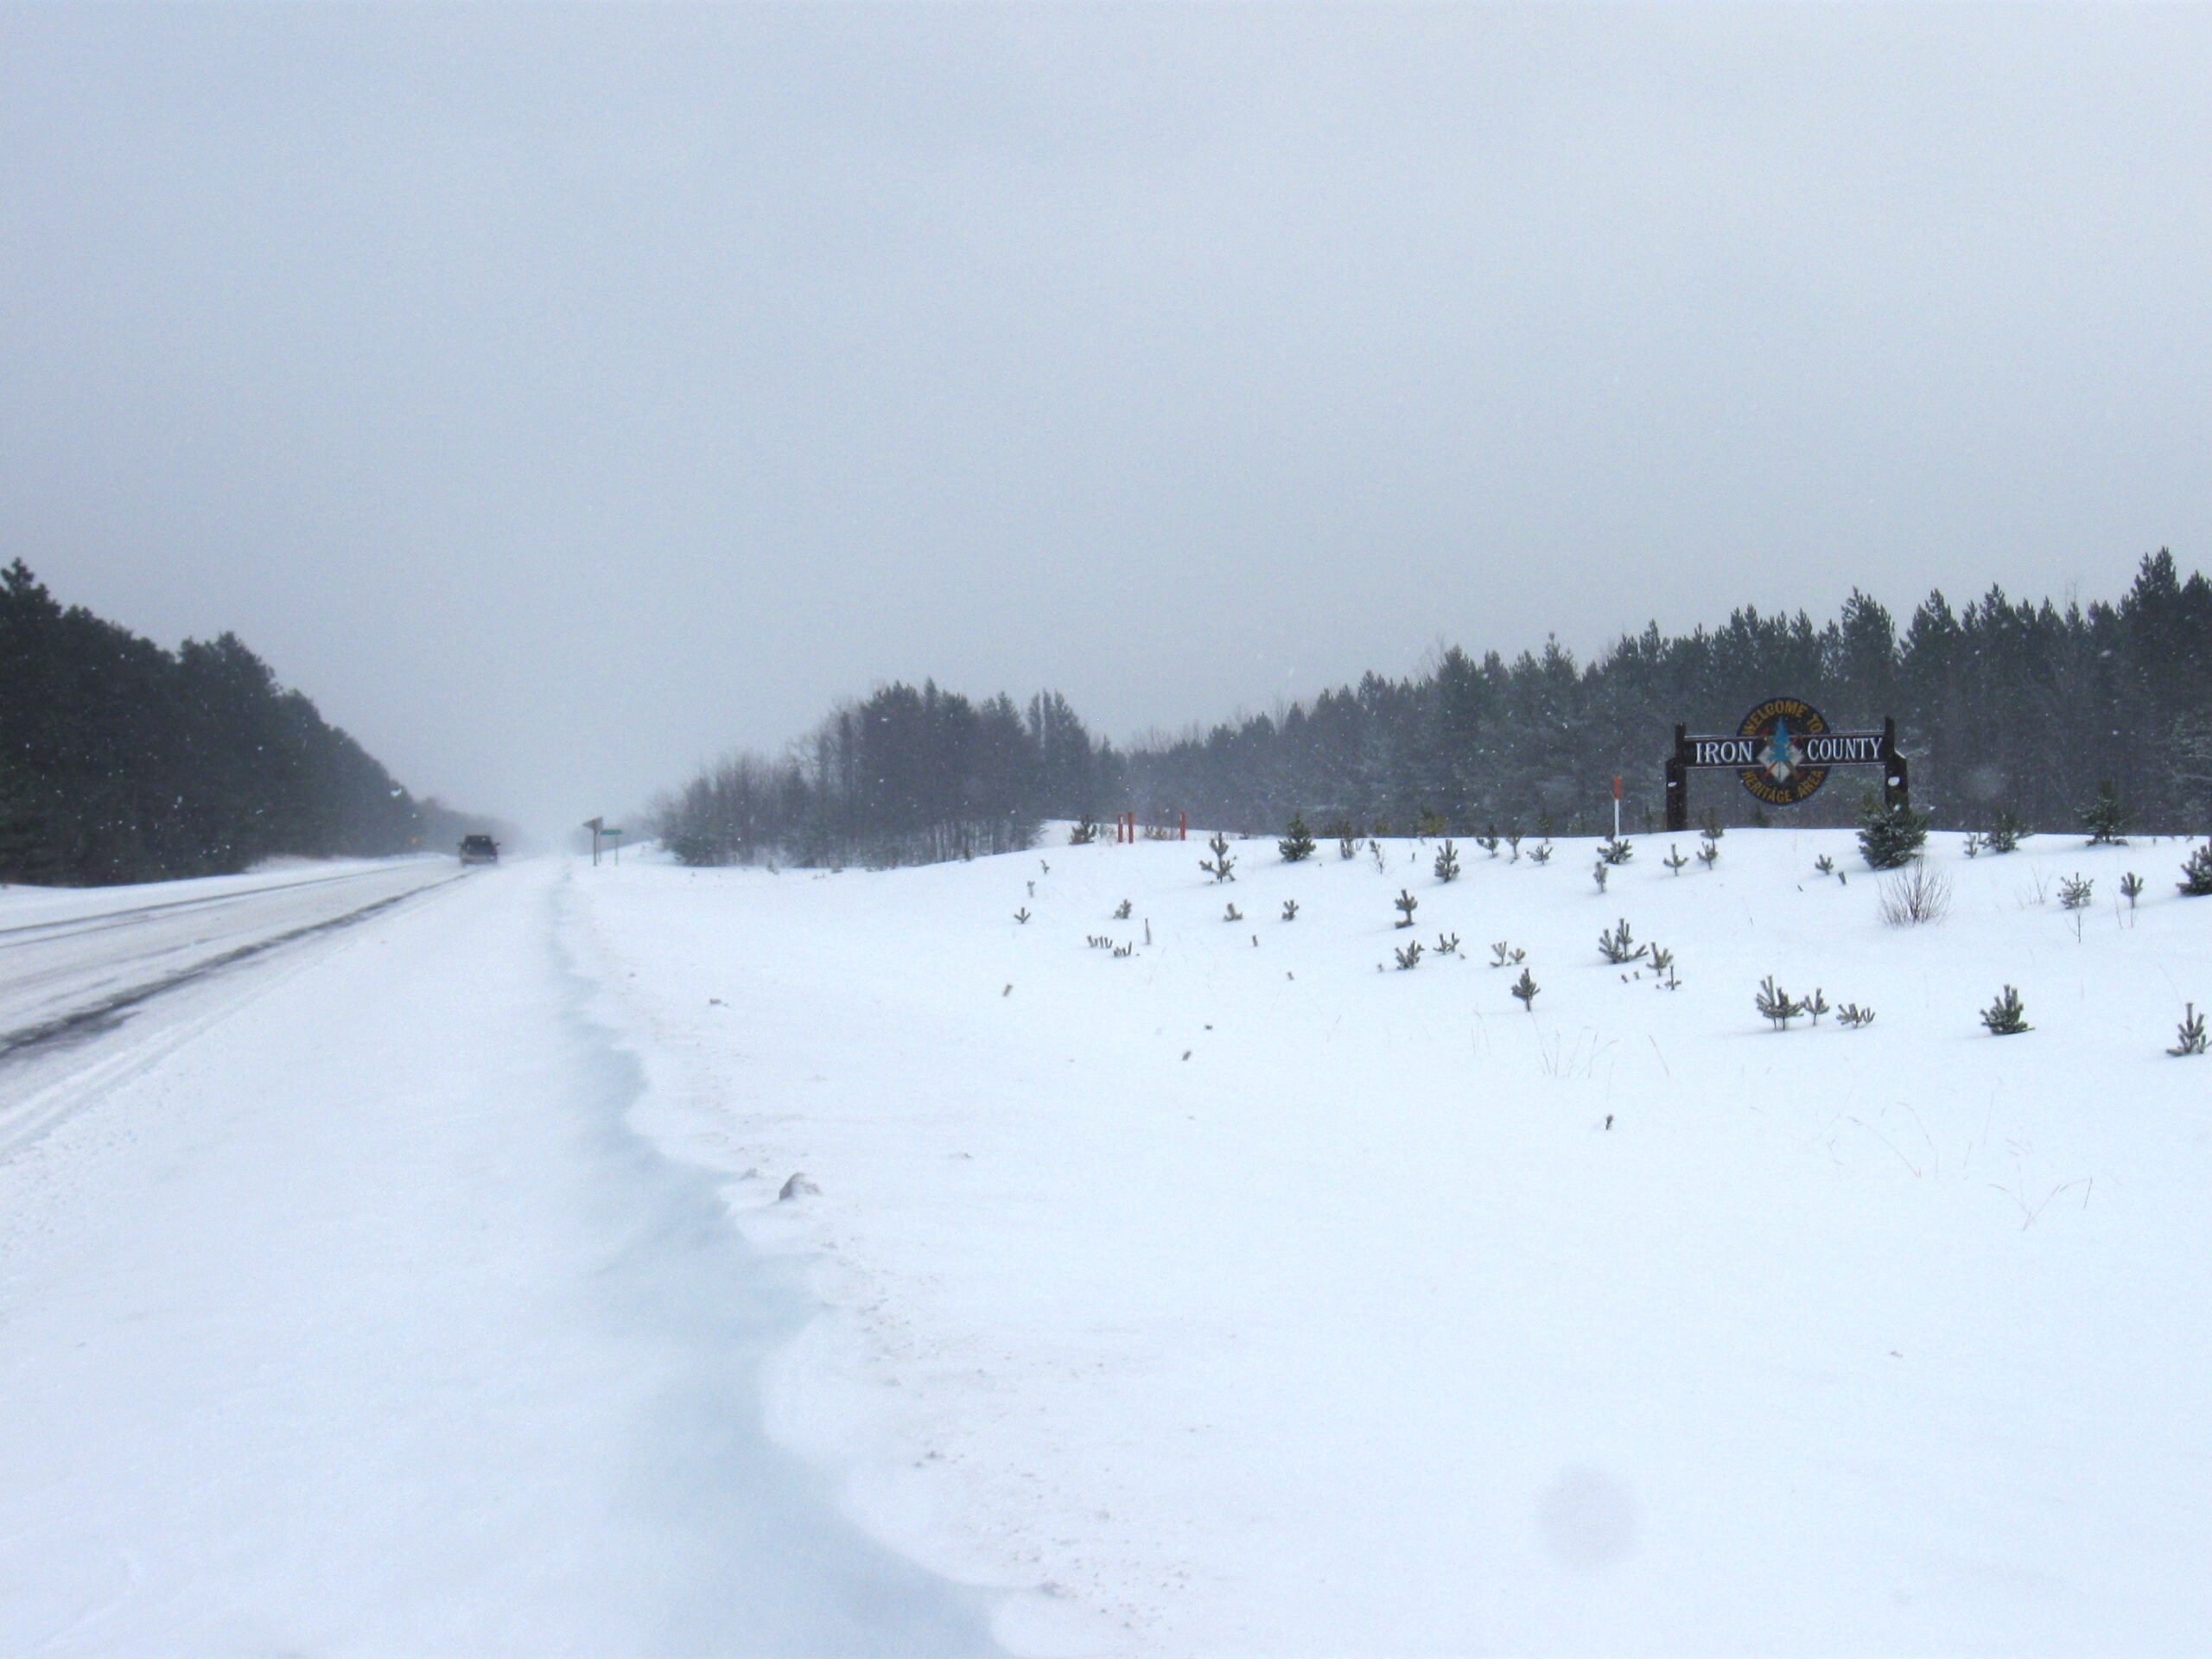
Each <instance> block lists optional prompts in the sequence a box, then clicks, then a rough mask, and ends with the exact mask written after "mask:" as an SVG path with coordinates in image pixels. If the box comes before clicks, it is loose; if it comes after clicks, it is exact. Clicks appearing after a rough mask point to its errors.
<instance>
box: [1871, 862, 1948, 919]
mask: <svg viewBox="0 0 2212 1659" xmlns="http://www.w3.org/2000/svg"><path fill="white" fill-rule="evenodd" d="M1950 912H1951V878H1950V877H1949V876H1948V875H1945V874H1943V872H1942V871H1941V870H1939V869H1937V868H1936V867H1935V866H1934V865H1932V864H1930V863H1929V862H1928V861H1927V860H1926V859H1923V858H1916V859H1914V860H1913V861H1912V862H1911V863H1910V864H1909V865H1908V866H1906V867H1905V868H1904V869H1902V870H1899V871H1898V872H1897V874H1894V875H1892V876H1891V877H1890V879H1889V880H1886V881H1885V882H1883V883H1882V919H1883V920H1884V921H1885V922H1887V923H1888V924H1889V925H1891V927H1917V926H1919V925H1921V924H1922V923H1923V922H1940V921H1942V919H1943V918H1944V917H1946V916H1948V915H1949V914H1950Z"/></svg>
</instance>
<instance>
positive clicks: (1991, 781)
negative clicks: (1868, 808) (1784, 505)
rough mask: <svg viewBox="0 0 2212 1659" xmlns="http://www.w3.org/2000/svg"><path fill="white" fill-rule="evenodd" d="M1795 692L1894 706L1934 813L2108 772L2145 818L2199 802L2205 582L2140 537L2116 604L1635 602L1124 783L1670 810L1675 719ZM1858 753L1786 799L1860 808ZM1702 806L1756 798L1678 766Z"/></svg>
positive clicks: (1360, 807)
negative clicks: (1581, 633) (1681, 618)
mask: <svg viewBox="0 0 2212 1659" xmlns="http://www.w3.org/2000/svg"><path fill="white" fill-rule="evenodd" d="M1770 696H1802V697H1803V698H1805V699H1806V700H1807V701H1808V702H1811V703H1813V704H1814V705H1815V707H1817V708H1819V709H1821V712H1822V713H1823V714H1824V715H1826V716H1827V720H1828V721H1829V724H1830V725H1831V727H1832V728H1837V729H1855V730H1872V729H1877V728H1879V727H1880V725H1881V723H1882V721H1883V719H1884V718H1885V716H1894V717H1895V719H1896V720H1897V727H1898V741H1899V745H1900V747H1902V749H1903V750H1904V753H1905V754H1906V756H1907V758H1908V760H1909V762H1910V769H1911V779H1912V795H1913V801H1914V804H1915V805H1916V807H1917V808H1919V809H1921V810H1923V811H1931V812H1932V814H1933V821H1934V823H1935V824H1936V826H1937V827H1939V828H1946V829H1986V828H1987V827H1989V826H1990V825H1991V824H1992V823H1993V822H1995V821H1996V819H1997V817H1998V815H1999V814H2000V813H2009V814H2011V815H2012V817H2013V818H2014V819H2015V820H2016V821H2017V822H2018V823H2019V824H2020V825H2021V826H2022V827H2024V828H2025V829H2030V830H2034V829H2073V828H2075V827H2077V826H2078V825H2079V824H2080V823H2081V822H2082V816H2081V815H2082V808H2083V806H2084V805H2085V804H2087V803H2088V802H2090V801H2091V800H2093V799H2094V797H2095V796H2096V794H2097V792H2098V791H2099V789H2100V787H2101V785H2105V784H2110V785H2112V786H2113V789H2114V790H2115V791H2117V793H2118V795H2119V797H2120V800H2121V802H2122V803H2123V804H2124V806H2125V809H2126V813H2127V816H2128V817H2129V818H2130V819H2131V821H2132V822H2133V824H2134V825H2135V826H2136V827H2137V828H2139V829H2144V830H2145V831H2158V832H2168V833H2195V832H2197V831H2202V830H2204V829H2207V828H2208V827H2212V583H2208V582H2206V580H2205V578H2204V577H2203V575H2201V574H2197V575H2190V577H2189V578H2188V579H2187V580H2186V581H2183V580H2182V579H2181V577H2180V576H2179V575H2178V574H2177V571H2176V569H2175V565H2174V561H2173V558H2172V556H2171V554H2169V553H2167V552H2165V551H2163V550H2161V551H2160V552H2158V553H2157V554H2154V555H2152V556H2149V557H2146V558H2145V560H2144V561H2143V563H2142V565H2141V568H2140V569H2139V572H2138V574H2137V576H2136V579H2135V582H2134V585H2133V587H2132V588H2129V590H2128V591H2127V593H2126V594H2125V595H2124V596H2123V597H2122V598H2121V599H2120V601H2119V602H2118V603H2116V604H2109V603H2105V602H2101V601H2099V602H2095V603H2092V604H2090V605H2088V606H2087V607H2083V606H2081V605H2079V604H2069V605H2068V606H2066V607H2064V608H2063V609H2062V608H2061V607H2058V606H2056V605H2055V604H2053V603H2052V602H2051V601H2049V600H2045V601H2043V602H2042V603H2040V604H2036V603H2031V602H2029V601H2015V600H2012V599H2011V598H2009V597H2008V596H2007V595H2006V594H2005V592H2004V591H2003V590H2002V589H2001V588H1991V589H1990V591H1989V592H1988V594H1986V595H1985V596H1984V597H1983V598H1982V599H1980V601H1976V602H1975V603H1974V604H1971V605H1968V606H1967V607H1964V608H1963V609H1960V610H1955V609H1954V608H1953V607H1952V606H1951V605H1950V603H1949V602H1948V601H1947V600H1946V599H1945V598H1944V596H1943V594H1942V593H1941V592H1936V593H1933V594H1930V595H1929V597H1928V599H1927V600H1926V601H1924V602H1923V604H1922V605H1921V606H1920V607H1918V608H1917V609H1916V610H1915V611H1914V612H1913V613H1912V615H1911V617H1910V620H1908V621H1907V622H1906V624H1905V626H1904V628H1903V629H1902V630H1899V629H1898V628H1897V626H1896V624H1895V622H1894V620H1893V619H1892V617H1891V613H1890V612H1889V611H1888V610H1887V609H1885V607H1883V606H1882V605H1880V604H1879V603H1878V602H1877V601H1874V600H1872V599H1870V598H1868V597H1867V596H1866V594H1863V593H1859V592H1857V591H1854V592H1853V594H1852V595H1851V597H1850V598H1849V599H1848V600H1847V601H1845V603H1844V605H1843V607H1842V610H1841V613H1840V614H1839V615H1838V616H1836V617H1835V618H1834V620H1831V621H1829V622H1827V624H1825V625H1823V626H1815V624H1814V622H1813V620H1812V619H1811V618H1810V617H1809V616H1808V615H1807V614H1806V613H1803V612H1802V611H1801V612H1799V613H1796V615H1794V616H1787V615H1778V614H1777V615H1762V614H1760V613H1759V612H1758V611H1757V610H1756V609H1752V608H1750V607H1746V608H1744V609H1741V610H1738V611H1737V612H1736V613H1734V614H1733V615H1732V616H1731V617H1730V618H1729V619H1728V621H1727V623H1726V626H1723V627H1720V628H1718V629H1707V628H1705V627H1702V626H1700V627H1698V628H1696V629H1694V630H1693V631H1692V632H1688V633H1686V634H1681V635H1676V636H1674V637H1669V636H1666V635H1662V633H1661V632H1659V630H1658V628H1657V626H1656V625H1655V626H1649V627H1647V628H1645V629H1644V630H1643V632H1642V633H1639V634H1635V635H1630V636H1628V637H1624V638H1623V639H1620V640H1619V641H1618V642H1617V643H1616V644H1615V645H1613V646H1612V647H1611V649H1610V650H1608V651H1606V652H1604V653H1603V654H1602V655H1601V656H1600V657H1599V658H1598V659H1597V660H1596V661H1594V662H1592V663H1590V664H1586V665H1580V666H1578V664H1576V663H1575V661H1574V658H1573V657H1572V656H1571V655H1570V654H1569V653H1568V652H1566V651H1564V650H1562V649H1561V648H1560V646H1559V645H1557V644H1556V643H1554V644H1551V645H1547V646H1546V647H1545V649H1544V650H1543V651H1542V652H1541V653H1537V652H1523V653H1522V655H1521V656H1519V657H1518V658H1515V659H1514V660H1512V661H1510V662H1508V661H1506V660H1505V659H1504V658H1502V657H1500V656H1499V655H1498V654H1497V653H1496V652H1491V653H1490V654H1488V655H1486V656H1484V657H1483V658H1480V659H1477V658H1473V657H1471V656H1469V655H1468V654H1466V653H1465V652H1462V651H1459V650H1457V649H1454V650H1451V651H1447V652H1445V653H1444V655H1443V656H1442V658H1440V660H1439V661H1438V662H1437V663H1436V664H1435V666H1434V667H1433V669H1430V670H1429V671H1427V672H1425V673H1422V674H1420V675H1417V676H1414V677H1409V678H1407V679H1404V680H1397V681H1394V680H1389V679H1384V678H1383V677H1379V676H1376V675H1373V674H1370V675H1368V676H1366V677H1364V678H1363V679H1362V680H1361V681H1360V683H1358V684H1357V686H1347V687H1344V688H1343V689H1340V690H1333V691H1328V692H1325V693H1323V694H1322V695H1321V696H1318V697H1316V698H1314V699H1313V702H1312V703H1311V704H1310V705H1306V704H1301V705H1295V706H1293V707H1292V708H1290V709H1287V710H1285V711H1283V712H1282V713H1281V715H1257V716H1255V717H1252V718H1249V719H1246V720H1242V721H1232V722H1229V723H1225V724H1223V725H1219V726H1217V727H1215V728H1213V729H1211V731H1207V732H1204V733H1194V734H1192V735H1190V736H1188V737H1185V738H1184V739H1182V740H1180V741H1173V742H1167V743H1163V744H1156V745H1152V746H1148V747H1139V748H1137V749H1135V750H1134V751H1133V752H1132V753H1130V754H1129V756H1128V774H1127V775H1128V786H1129V790H1130V795H1131V800H1130V804H1132V805H1135V807H1136V808H1137V809H1138V810H1140V812H1141V813H1143V814H1145V815H1147V817H1161V816H1164V815H1166V814H1170V813H1173V812H1175V811H1186V812H1188V813H1189V814H1190V816H1191V821H1192V823H1208V824H1215V823H1219V824H1223V825H1225V826H1227V827H1229V828H1230V829H1246V830H1254V831H1256V830H1262V829H1280V828H1281V825H1282V824H1283V823H1286V822H1287V820H1288V819H1289V818H1290V817H1291V815H1292V814H1293V813H1294V812H1301V811H1302V812H1303V813H1304V814H1305V815H1306V817H1307V818H1308V819H1309V821H1311V822H1313V823H1315V824H1316V825H1317V826H1318V825H1327V824H1331V823H1337V822H1338V821H1349V822H1351V823H1354V824H1356V825H1357V826H1358V827H1359V828H1361V829H1370V828H1371V827H1372V826H1373V825H1374V824H1375V823H1377V822H1383V823H1389V824H1393V825H1395V826H1397V827H1398V828H1399V829H1402V830H1404V831H1411V830H1412V829H1414V827H1415V826H1416V825H1417V824H1418V823H1421V821H1422V820H1423V819H1424V818H1425V817H1426V818H1427V819H1428V820H1429V821H1430V822H1432V823H1433V822H1434V821H1435V820H1436V819H1439V818H1440V819H1441V820H1442V821H1443V823H1445V824H1446V826H1448V827H1449V828H1451V829H1455V830H1459V831H1462V832H1473V833H1479V832H1481V831H1482V830H1484V829H1491V828H1496V829H1501V830H1504V831H1508V832H1511V831H1516V830H1517V831H1519V832H1521V833H1524V834H1529V833H1542V832H1547V831H1554V832H1557V833H1561V834H1572V833H1578V832H1583V833H1597V832H1599V831H1601V830H1602V831H1610V829H1611V811H1612V779H1614V777H1616V776H1618V777H1619V778H1620V779H1622V785H1623V791H1622V792H1623V814H1622V823H1623V826H1624V828H1626V829H1631V830H1633V829H1644V828H1648V827H1650V826H1651V825H1653V824H1654V823H1655V822H1662V821H1663V819H1662V817H1661V816H1660V815H1661V814H1662V811H1663V806H1662V768H1663V765H1664V762H1665V760H1666V758H1667V756H1668V754H1669V753H1670V752H1671V750H1672V749H1673V747H1674V728H1675V725H1676V724H1677V723H1681V724H1686V725H1688V727H1689V728H1690V729H1691V731H1693V732H1704V733H1713V732H1722V733H1726V732H1733V731H1734V730H1735V729H1736V727H1737V723H1738V721H1740V720H1741V719H1742V718H1743V716H1744V715H1745V712H1746V711H1747V710H1749V709H1751V708H1752V707H1754V706H1755V705H1756V704H1758V703H1759V702H1762V701H1764V700H1765V699H1766V698H1768V697H1770ZM1878 787H1879V779H1878V775H1877V774H1876V772H1874V771H1873V770H1872V769H1868V770H1865V771H1859V770H1848V769H1847V770H1838V771H1836V772H1833V773H1831V775H1830V777H1829V779H1828V781H1827V785H1826V786H1825V788H1824V789H1823V791H1821V794H1820V795H1818V796H1816V797H1815V798H1814V799H1813V800H1812V801H1810V802H1808V803H1807V804H1804V805H1803V806H1801V807H1797V808H1795V809H1790V810H1789V812H1788V814H1787V817H1788V820H1789V822H1792V823H1806V824H1835V823H1848V822H1851V821H1853V820H1854V819H1855V817H1857V815H1858V812H1859V809H1860V808H1861V806H1862V805H1863V804H1865V802H1866V798H1867V796H1868V794H1869V793H1870V792H1877V791H1878ZM1690 789H1691V793H1692V804H1693V807H1694V810H1695V811H1696V812H1697V814H1698V815H1699V816H1700V817H1702V816H1703V814H1704V813H1705V812H1706V811H1707V810H1708V809H1710V810H1717V811H1718V813H1719V816H1720V817H1721V820H1722V822H1724V823H1745V822H1757V821H1759V808H1758V803H1757V802H1756V801H1754V800H1753V799H1752V798H1751V797H1750V796H1749V795H1748V794H1747V793H1746V792H1745V791H1744V790H1743V789H1742V788H1741V787H1740V786H1739V785H1738V784H1737V782H1736V779H1735V777H1734V774H1732V773H1730V772H1694V773H1692V774H1691V784H1690Z"/></svg>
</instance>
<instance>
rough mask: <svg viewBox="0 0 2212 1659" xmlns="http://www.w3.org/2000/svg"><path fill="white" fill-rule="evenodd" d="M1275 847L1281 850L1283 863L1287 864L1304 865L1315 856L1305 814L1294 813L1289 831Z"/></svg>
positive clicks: (1311, 833) (1311, 835)
mask: <svg viewBox="0 0 2212 1659" xmlns="http://www.w3.org/2000/svg"><path fill="white" fill-rule="evenodd" d="M1275 845H1276V846H1277V847H1278V848H1280V849H1281V852H1282V861H1283V862H1284V863H1286V864H1299V863H1303V862H1304V861H1306V860H1307V859H1309V858H1311V857H1313V832H1312V831H1311V830H1309V829H1306V818H1305V816H1304V814H1302V813H1294V814H1293V815H1292V816H1291V820H1290V828H1289V829H1288V830H1287V831H1286V832H1285V833H1284V835H1283V838H1282V839H1281V841H1279V842H1276V843H1275Z"/></svg>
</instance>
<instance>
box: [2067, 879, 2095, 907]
mask: <svg viewBox="0 0 2212 1659" xmlns="http://www.w3.org/2000/svg"><path fill="white" fill-rule="evenodd" d="M2096 885H2097V884H2096V882H2095V880H2094V879H2093V878H2091V877H2088V876H2085V875H2082V874H2079V873H2078V872H2077V873H2076V874H2073V875H2066V876H2061V877H2060V878H2059V881H2058V907H2059V908H2060V909H2061V910H2081V909H2083V908H2085V907H2086V906H2088V902H2089V889H2090V888H2092V887H2095V886H2096Z"/></svg>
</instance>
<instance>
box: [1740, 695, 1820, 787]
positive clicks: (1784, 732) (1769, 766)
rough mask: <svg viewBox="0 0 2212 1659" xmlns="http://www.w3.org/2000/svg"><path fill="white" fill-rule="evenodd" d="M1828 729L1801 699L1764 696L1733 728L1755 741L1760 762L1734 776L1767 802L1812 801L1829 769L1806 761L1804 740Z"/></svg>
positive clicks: (1810, 706) (1814, 711)
mask: <svg viewBox="0 0 2212 1659" xmlns="http://www.w3.org/2000/svg"><path fill="white" fill-rule="evenodd" d="M1827 728H1828V723H1827V721H1826V720H1825V719H1823V718H1822V717H1821V711H1820V710H1819V709H1815V708H1814V707H1813V705H1812V704H1811V703H1809V702H1806V701H1805V700H1804V699H1803V698H1802V697H1769V698H1768V699H1767V700H1766V701H1765V702H1763V703H1761V704H1759V706H1758V708H1756V709H1752V710H1751V713H1750V714H1748V715H1745V716H1744V723H1743V724H1742V725H1740V726H1738V727H1737V728H1736V735H1737V736H1738V737H1753V738H1757V739H1758V740H1759V748H1758V756H1759V764H1758V766H1747V767H1745V769H1744V770H1743V771H1742V772H1738V773H1737V774H1736V775H1737V776H1738V777H1739V778H1741V779H1743V780H1744V787H1745V789H1748V790H1749V791H1751V793H1752V794H1754V795H1756V796H1758V798H1759V799H1761V800H1762V801H1764V802H1765V803H1766V804H1768V805H1769V806H1796V805H1797V804H1800V803H1801V802H1804V801H1809V800H1811V799H1812V798H1813V797H1814V796H1815V795H1816V794H1818V793H1819V792H1820V788H1821V785H1822V784H1825V783H1826V782H1827V780H1828V769H1827V767H1826V766H1807V765H1806V764H1805V748H1804V742H1803V740H1804V739H1806V738H1808V737H1811V736H1814V735H1815V734H1818V733H1821V732H1825V731H1827Z"/></svg>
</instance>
